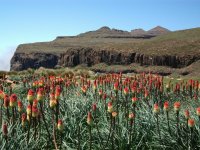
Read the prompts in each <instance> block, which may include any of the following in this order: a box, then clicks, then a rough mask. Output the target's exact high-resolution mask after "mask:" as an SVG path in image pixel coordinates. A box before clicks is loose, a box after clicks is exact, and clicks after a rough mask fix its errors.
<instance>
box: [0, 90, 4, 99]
mask: <svg viewBox="0 0 200 150" xmlns="http://www.w3.org/2000/svg"><path fill="white" fill-rule="evenodd" d="M4 95H5V94H4V92H3V91H2V90H0V99H3V98H4Z"/></svg>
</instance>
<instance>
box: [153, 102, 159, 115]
mask: <svg viewBox="0 0 200 150" xmlns="http://www.w3.org/2000/svg"><path fill="white" fill-rule="evenodd" d="M153 112H154V113H155V114H158V113H159V112H160V108H159V106H158V104H157V103H156V104H154V108H153Z"/></svg>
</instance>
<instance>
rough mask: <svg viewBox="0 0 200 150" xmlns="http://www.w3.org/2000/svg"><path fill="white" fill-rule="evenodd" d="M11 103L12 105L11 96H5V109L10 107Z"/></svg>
mask: <svg viewBox="0 0 200 150" xmlns="http://www.w3.org/2000/svg"><path fill="white" fill-rule="evenodd" d="M9 103H10V99H9V96H8V95H6V94H5V95H4V103H3V105H4V107H5V108H8V107H9Z"/></svg>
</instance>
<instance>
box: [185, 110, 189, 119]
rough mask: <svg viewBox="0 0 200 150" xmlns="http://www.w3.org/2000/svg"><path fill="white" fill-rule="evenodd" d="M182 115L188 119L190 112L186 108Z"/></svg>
mask: <svg viewBox="0 0 200 150" xmlns="http://www.w3.org/2000/svg"><path fill="white" fill-rule="evenodd" d="M184 116H185V118H186V119H189V117H190V112H189V110H188V109H187V110H185V111H184Z"/></svg>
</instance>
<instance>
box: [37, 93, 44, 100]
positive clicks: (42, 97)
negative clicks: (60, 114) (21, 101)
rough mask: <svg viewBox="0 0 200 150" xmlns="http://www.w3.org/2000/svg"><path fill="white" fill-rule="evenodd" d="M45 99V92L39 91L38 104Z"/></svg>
mask: <svg viewBox="0 0 200 150" xmlns="http://www.w3.org/2000/svg"><path fill="white" fill-rule="evenodd" d="M43 99H44V94H43V91H41V90H38V92H37V100H38V102H41V101H42V100H43Z"/></svg>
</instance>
